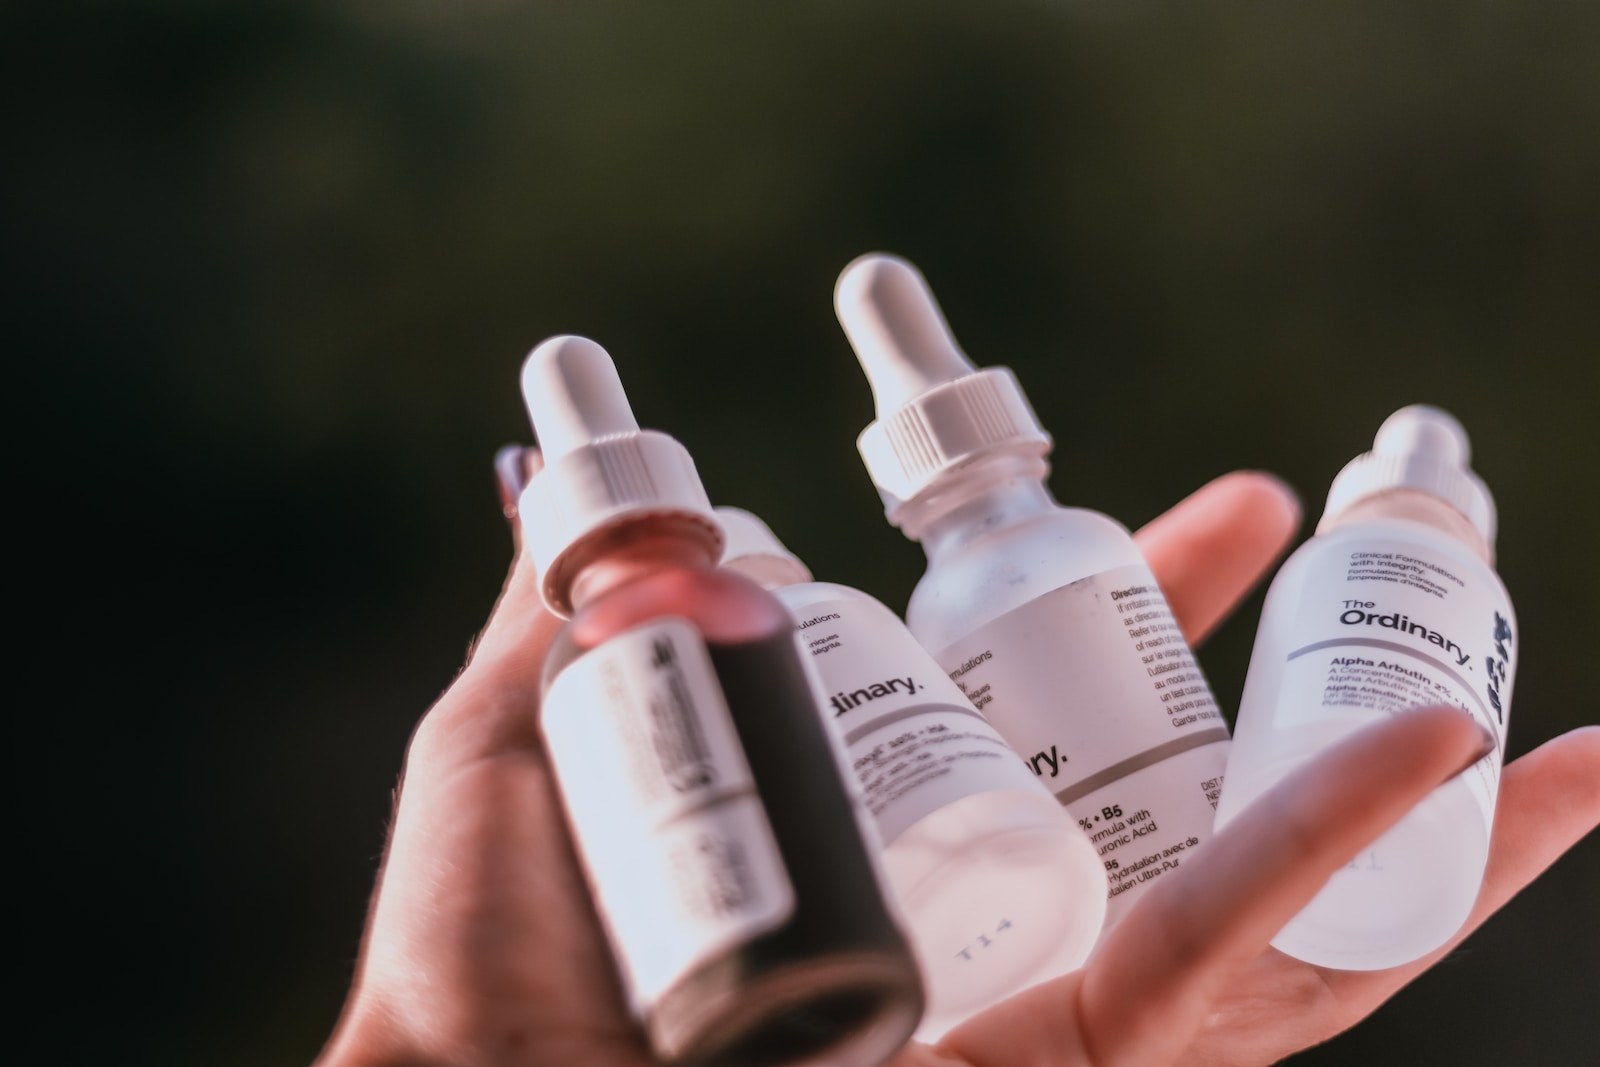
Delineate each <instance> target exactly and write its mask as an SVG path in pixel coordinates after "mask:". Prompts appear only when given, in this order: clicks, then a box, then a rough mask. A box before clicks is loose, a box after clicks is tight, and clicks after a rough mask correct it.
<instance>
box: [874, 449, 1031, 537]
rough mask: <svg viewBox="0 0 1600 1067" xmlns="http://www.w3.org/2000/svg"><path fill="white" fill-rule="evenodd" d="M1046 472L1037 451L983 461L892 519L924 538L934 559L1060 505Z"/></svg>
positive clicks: (912, 502) (909, 534) (910, 533)
mask: <svg viewBox="0 0 1600 1067" xmlns="http://www.w3.org/2000/svg"><path fill="white" fill-rule="evenodd" d="M1049 473H1050V465H1049V464H1048V463H1046V462H1045V460H1044V457H1042V456H1038V455H1015V454H1012V455H1004V456H997V457H995V458H994V459H990V460H984V461H982V462H979V463H976V464H974V465H972V466H971V467H967V468H965V469H963V470H960V471H957V472H955V473H954V474H952V475H950V476H949V477H948V478H946V479H942V480H941V481H940V482H939V483H938V484H937V485H935V486H934V487H932V488H931V489H930V490H929V491H927V492H923V493H919V494H917V496H916V497H914V498H913V499H912V500H910V501H907V502H906V504H905V505H903V506H902V507H901V509H900V511H899V512H898V514H896V516H895V523H896V525H898V526H899V527H900V529H901V531H902V532H903V533H904V534H905V535H906V536H907V537H909V538H911V539H912V540H914V541H921V542H922V548H923V551H925V552H926V553H927V554H928V562H929V563H933V562H935V561H936V560H937V559H939V558H940V557H943V556H947V555H949V554H950V553H952V552H955V551H958V550H959V549H961V548H964V547H966V546H967V545H968V544H971V543H972V542H973V541H974V540H976V539H977V538H979V537H982V536H984V535H985V534H988V533H991V532H993V531H994V530H998V529H1001V528H1003V527H1006V526H1011V525H1013V524H1015V523H1019V522H1024V521H1026V520H1028V519H1033V518H1036V517H1038V516H1040V515H1046V514H1049V513H1050V512H1052V511H1057V510H1060V508H1061V505H1060V504H1058V503H1056V499H1055V497H1053V496H1051V495H1050V490H1049V489H1048V488H1047V487H1046V486H1045V484H1044V479H1045V477H1046V476H1047V475H1048V474H1049Z"/></svg>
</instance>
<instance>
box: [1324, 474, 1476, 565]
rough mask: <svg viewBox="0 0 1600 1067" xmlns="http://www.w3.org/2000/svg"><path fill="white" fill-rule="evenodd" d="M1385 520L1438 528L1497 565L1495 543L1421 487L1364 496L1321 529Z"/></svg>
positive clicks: (1325, 521) (1456, 511)
mask: <svg viewBox="0 0 1600 1067" xmlns="http://www.w3.org/2000/svg"><path fill="white" fill-rule="evenodd" d="M1385 519H1401V520H1404V521H1407V522H1415V523H1419V524H1421V525H1423V526H1427V527H1429V528H1430V529H1434V530H1437V531H1438V532H1440V533H1442V534H1444V535H1445V536H1447V537H1449V538H1451V539H1453V540H1455V541H1459V542H1460V543H1461V544H1462V545H1464V546H1465V547H1466V548H1467V549H1468V550H1470V551H1471V552H1472V553H1473V554H1474V555H1476V556H1477V557H1478V558H1479V559H1481V560H1483V562H1485V563H1487V564H1488V565H1489V566H1491V567H1492V566H1494V546H1493V545H1491V544H1489V542H1488V541H1487V540H1486V539H1485V538H1484V536H1483V534H1482V532H1480V531H1479V529H1478V528H1477V527H1476V526H1474V525H1473V524H1472V521H1471V520H1470V519H1468V518H1467V517H1466V516H1465V515H1463V514H1462V513H1461V512H1460V511H1458V510H1456V509H1455V508H1454V507H1452V506H1451V505H1449V504H1447V503H1445V502H1444V501H1443V500H1440V499H1439V498H1438V497H1436V496H1434V495H1433V494H1432V493H1424V492H1422V491H1420V490H1417V489H1391V490H1388V491H1387V492H1382V493H1374V494H1373V495H1371V496H1368V497H1363V498H1361V499H1360V500H1357V501H1356V502H1355V503H1353V504H1351V505H1350V506H1349V507H1347V508H1345V509H1344V510H1343V511H1341V512H1339V513H1338V514H1337V515H1334V516H1333V517H1332V518H1328V517H1324V518H1323V520H1322V522H1321V523H1319V524H1318V525H1317V532H1318V533H1326V532H1327V531H1329V530H1336V529H1338V528H1340V527H1342V526H1349V525H1352V524H1354V523H1360V522H1374V521H1382V520H1385Z"/></svg>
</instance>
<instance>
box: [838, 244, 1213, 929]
mask: <svg viewBox="0 0 1600 1067" xmlns="http://www.w3.org/2000/svg"><path fill="white" fill-rule="evenodd" d="M835 301H836V305H837V309H838V313H839V319H840V322H841V323H842V324H843V325H844V327H845V332H846V334H847V335H848V336H849V338H850V342H851V344H852V345H853V346H854V347H855V349H856V354H857V356H858V357H859V358H860V360H861V363H862V366H863V368H864V369H865V370H866V372H867V376H868V379H869V380H870V382H871V384H872V388H873V396H874V400H875V404H876V407H877V415H878V417H877V420H876V421H875V422H873V423H872V425H870V426H868V427H867V429H866V431H864V432H863V433H862V435H861V439H860V442H859V445H860V449H861V454H862V458H863V460H864V461H865V462H866V465H867V469H868V471H869V472H870V473H871V474H872V477H873V481H874V482H875V483H876V485H877V486H878V490H879V493H880V495H881V496H882V497H883V500H884V504H885V511H886V514H887V517H888V519H889V521H890V522H891V523H893V524H894V525H896V526H898V527H899V528H900V530H901V532H903V533H904V534H905V535H906V536H907V537H909V538H911V539H912V540H915V541H920V542H921V543H922V546H923V549H924V550H925V551H926V553H927V557H928V569H927V572H926V573H925V574H924V575H923V577H922V579H921V581H919V582H918V583H917V587H916V590H915V591H914V592H913V594H912V596H911V601H910V604H909V606H908V607H907V609H906V624H907V626H908V627H909V628H910V630H911V632H912V633H913V634H914V635H915V636H916V637H917V639H918V641H920V642H921V643H922V645H923V646H924V647H926V648H927V649H928V650H929V651H930V652H931V653H932V654H933V657H934V659H935V661H936V662H938V664H939V665H940V666H941V667H942V668H944V669H945V670H946V671H947V672H948V673H949V674H950V676H951V678H952V679H953V680H954V681H955V682H956V683H957V684H958V685H959V686H960V687H961V688H962V690H963V691H964V692H965V693H966V694H967V697H968V699H969V700H971V701H972V703H973V704H974V705H975V706H976V707H977V708H978V710H980V711H982V712H983V713H984V715H986V716H987V717H988V719H989V721H990V722H991V723H993V724H994V726H995V728H996V729H997V730H999V732H1000V734H1001V735H1002V736H1003V737H1004V738H1005V739H1006V740H1007V741H1008V742H1009V743H1010V744H1011V745H1012V747H1013V748H1015V749H1016V750H1017V752H1018V753H1019V754H1020V755H1021V756H1022V757H1023V759H1024V760H1025V761H1027V763H1028V765H1029V766H1030V767H1031V769H1032V770H1033V772H1034V773H1035V774H1036V775H1037V776H1038V777H1039V778H1040V780H1041V781H1042V783H1043V784H1044V785H1045V787H1046V788H1047V789H1049V791H1050V792H1051V793H1053V794H1054V795H1055V797H1056V800H1057V801H1058V802H1059V803H1060V804H1062V805H1063V806H1065V807H1066V808H1067V810H1068V811H1069V812H1071V814H1072V815H1073V816H1074V818H1075V819H1076V821H1077V823H1078V825H1079V826H1080V827H1081V828H1082V829H1083V830H1084V832H1085V833H1087V834H1088V835H1089V838H1090V841H1091V842H1092V843H1093V845H1094V846H1095V849H1096V853H1097V855H1098V856H1099V858H1100V861H1101V863H1102V865H1103V866H1104V868H1105V871H1106V877H1107V882H1108V895H1109V907H1108V910H1107V925H1108V926H1109V925H1111V924H1113V923H1115V922H1116V921H1117V920H1119V919H1120V918H1121V916H1122V915H1123V914H1125V913H1126V911H1127V910H1128V908H1129V907H1130V906H1131V905H1132V903H1133V902H1134V901H1135V900H1136V899H1137V897H1138V896H1139V895H1140V893H1141V892H1142V891H1143V890H1144V889H1146V888H1148V887H1149V886H1150V885H1152V884H1153V883H1154V882H1156V881H1157V880H1159V879H1160V878H1162V877H1164V876H1166V875H1168V874H1170V873H1171V872H1173V871H1176V870H1177V869H1178V868H1179V866H1180V865H1181V864H1182V863H1183V861H1184V858H1185V857H1186V856H1188V855H1190V854H1191V853H1192V851H1193V850H1194V849H1195V848H1198V847H1200V846H1201V845H1202V844H1203V843H1204V842H1205V841H1206V839H1207V838H1209V837H1210V836H1211V827H1212V822H1213V820H1214V817H1215V804H1216V800H1217V797H1218V795H1219V792H1220V787H1221V781H1222V772H1223V765H1224V763H1225V761H1226V758H1227V748H1228V730H1227V725H1226V722H1225V720H1224V719H1223V717H1222V714H1221V711H1220V710H1219V709H1218V707H1217V705H1216V702H1215V700H1214V699H1213V698H1212V696H1211V692H1210V688H1209V687H1208V686H1207V684H1206V681H1205V678H1204V676H1203V675H1202V674H1201V672H1200V668H1199V666H1198V664H1197V663H1196V662H1195V659H1194V654H1193V652H1192V651H1191V650H1190V649H1189V646H1188V644H1187V642H1186V641H1185V640H1184V637H1183V634H1182V632H1181V630H1180V629H1179V627H1178V624H1177V622H1176V620H1175V619H1174V618H1173V616H1172V612H1171V611H1170V609H1169V607H1168V605H1167V602H1166V599H1165V597H1164V596H1163V594H1162V592H1161V589H1160V588H1159V586H1158V585H1157V584H1156V580H1155V577H1154V576H1153V575H1152V574H1151V572H1150V568H1149V567H1148V565H1147V564H1146V563H1145V560H1144V558H1143V556H1142V555H1141V554H1140V553H1139V550H1138V547H1137V546H1136V545H1135V544H1134V542H1133V538H1132V537H1131V536H1130V535H1129V533H1128V531H1127V529H1126V528H1124V527H1123V526H1122V525H1120V524H1119V523H1117V522H1116V521H1115V520H1113V519H1110V518H1108V517H1106V516H1104V515H1100V514H1097V513H1095V512H1092V511H1087V510H1083V509H1080V508H1064V507H1062V506H1061V505H1060V504H1058V503H1056V501H1055V500H1054V499H1053V498H1052V497H1051V495H1050V491H1049V490H1048V489H1047V488H1046V486H1045V482H1044V479H1045V477H1046V476H1047V474H1048V473H1049V467H1048V465H1047V463H1046V461H1045V456H1046V454H1047V453H1048V451H1049V449H1050V438H1049V436H1048V435H1047V434H1046V433H1045V432H1044V430H1043V429H1042V428H1041V427H1040V425H1039V423H1038V420H1037V418H1036V417H1035V416H1034V414H1033V411H1032V409H1031V407H1030V406H1029V405H1028V402H1027V399H1026V397H1025V396H1024V395H1023V393H1022V390H1021V387H1020V386H1019V385H1018V384H1017V381H1016V378H1015V376H1014V375H1012V373H1011V372H1010V371H1009V370H1006V369H1005V368H1002V367H989V368H984V369H981V370H980V369H978V368H976V367H975V366H974V365H973V364H972V363H971V362H970V361H969V360H968V359H967V358H966V356H965V355H964V354H963V353H962V352H961V351H960V349H959V348H958V347H957V346H956V343H955V340H954V338H953V337H951V335H950V332H949V327H948V326H947V325H946V324H945V322H944V318H943V316H942V314H941V313H940V312H939V309H938V305H937V304H936V303H935V302H934V299H933V296H932V293H931V292H929V291H928V288H927V284H926V282H925V281H924V280H923V279H922V276H921V274H919V273H918V272H917V271H916V269H915V268H914V267H912V266H911V265H910V264H909V263H906V262H905V261H904V260H900V259H897V258H895V257H892V256H883V255H873V256H864V257H862V258H861V259H858V260H857V261H856V262H855V263H853V264H851V265H850V266H849V267H848V268H846V270H845V272H844V274H843V275H842V276H841V277H840V279H839V287H838V290H837V293H836V296H835Z"/></svg>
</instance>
